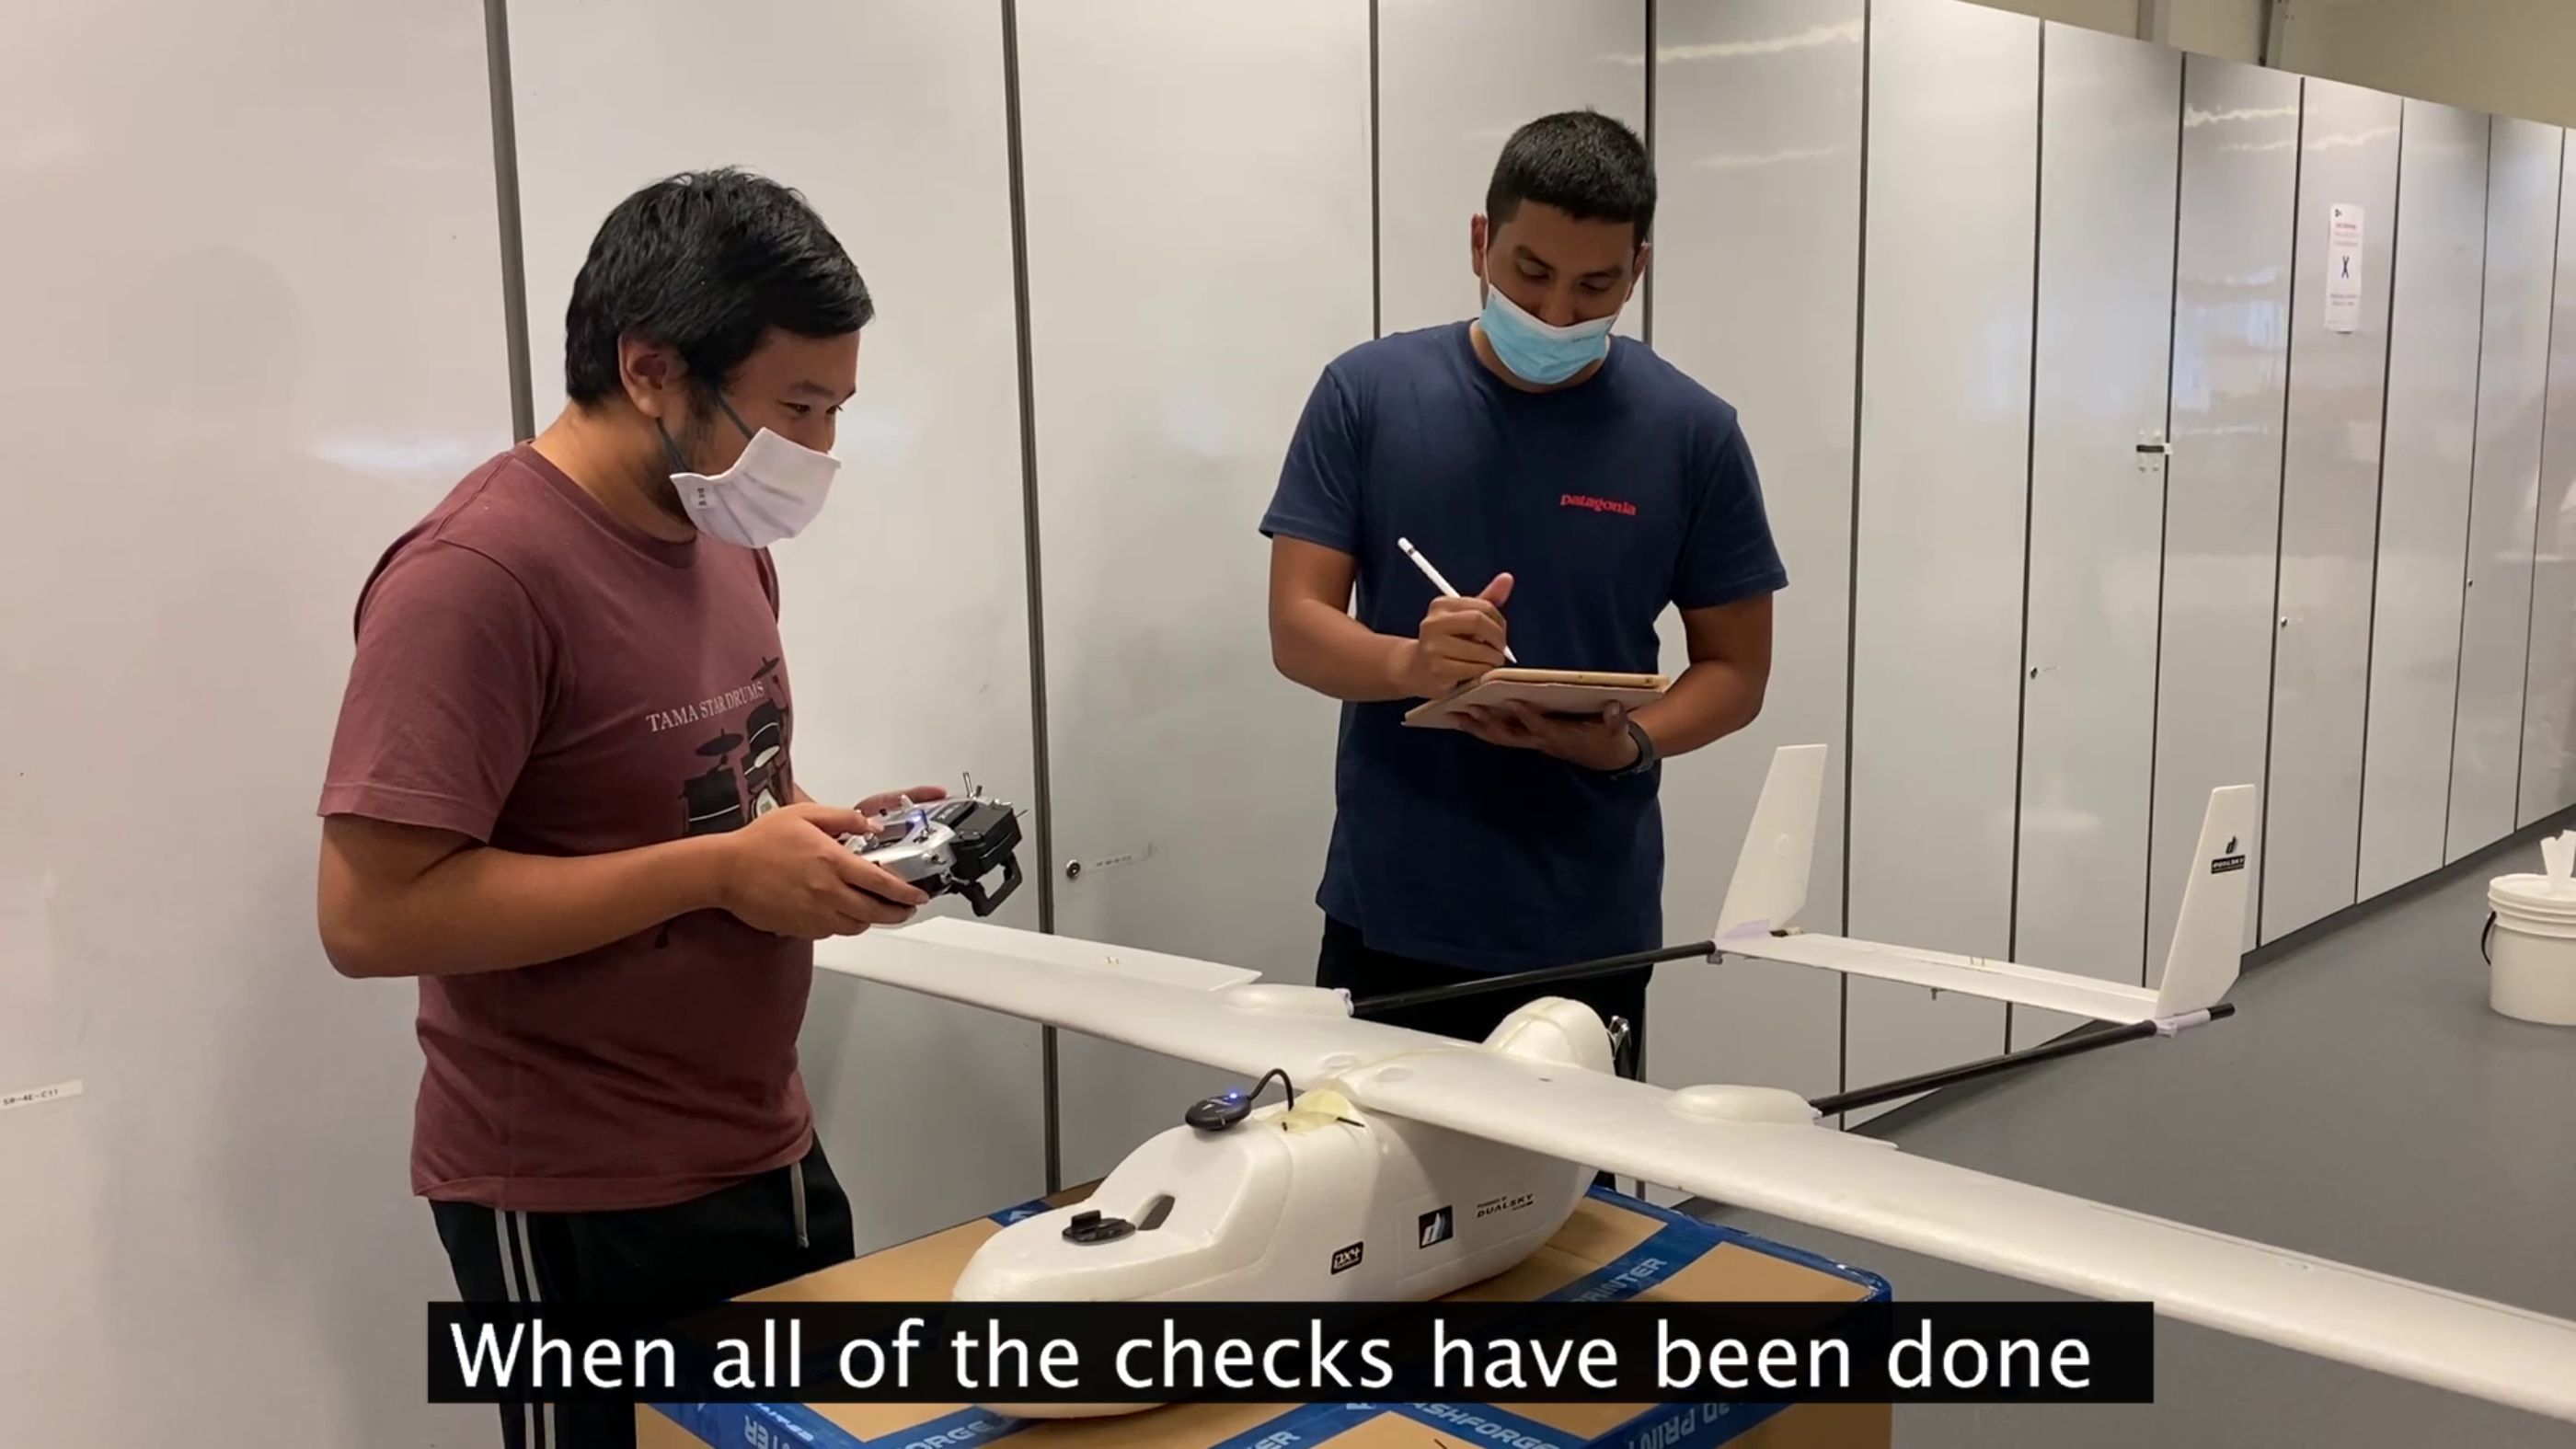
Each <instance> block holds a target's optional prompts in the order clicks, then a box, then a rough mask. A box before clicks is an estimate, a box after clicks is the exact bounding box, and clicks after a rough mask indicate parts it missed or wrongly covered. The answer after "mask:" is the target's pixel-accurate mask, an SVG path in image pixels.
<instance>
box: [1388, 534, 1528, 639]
mask: <svg viewBox="0 0 2576 1449" xmlns="http://www.w3.org/2000/svg"><path fill="white" fill-rule="evenodd" d="M1395 546H1396V547H1397V548H1400V549H1403V550H1404V556H1405V557H1406V558H1409V559H1411V560H1413V566H1414V567H1415V568H1418V569H1420V570H1422V576H1423V577H1424V578H1426V579H1429V580H1430V581H1431V587H1433V588H1435V589H1438V590H1439V591H1440V592H1441V594H1442V595H1443V596H1444V597H1447V598H1452V599H1454V598H1457V597H1459V594H1458V591H1457V590H1456V589H1453V588H1451V587H1449V581H1448V580H1447V579H1444V578H1442V577H1440V570H1438V569H1435V568H1433V567H1432V566H1431V560H1429V559H1427V558H1424V557H1423V556H1422V550H1420V549H1418V548H1415V547H1414V546H1413V540H1411V539H1409V538H1399V539H1397V540H1396V541H1395ZM1503 659H1504V661H1505V662H1506V663H1510V664H1518V663H1520V662H1521V661H1520V656H1518V655H1516V654H1514V653H1512V651H1511V648H1510V646H1508V645H1506V646H1505V647H1504V649H1503Z"/></svg>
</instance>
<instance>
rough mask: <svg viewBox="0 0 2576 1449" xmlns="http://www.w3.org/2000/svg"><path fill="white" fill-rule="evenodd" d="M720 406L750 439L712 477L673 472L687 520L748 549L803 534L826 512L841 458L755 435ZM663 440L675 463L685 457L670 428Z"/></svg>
mask: <svg viewBox="0 0 2576 1449" xmlns="http://www.w3.org/2000/svg"><path fill="white" fill-rule="evenodd" d="M716 405H717V406H719V407H722V408H723V409H724V410H725V416H727V417H729V418H733V425H734V426H735V427H737V428H742V430H743V431H744V432H745V433H747V434H750V436H751V441H750V443H749V444H747V445H745V446H744V448H743V450H742V456H741V457H739V458H737V459H735V460H734V464H733V466H732V467H730V468H727V469H726V470H725V471H723V472H722V473H719V474H716V475H715V476H713V477H709V476H708V475H706V474H704V473H681V472H674V473H673V474H672V475H671V485H672V486H673V487H675V488H677V489H679V490H680V507H681V508H682V509H684V510H685V511H686V512H687V513H688V515H689V522H690V523H692V524H695V525H696V526H697V529H698V531H699V532H700V533H703V534H705V535H707V536H708V537H710V538H719V539H722V540H724V541H725V542H726V543H731V544H739V545H740V546H742V547H744V548H767V547H769V546H770V545H771V544H773V543H776V542H778V541H779V540H781V539H786V538H794V537H795V536H796V535H797V534H799V533H802V532H804V531H805V526H806V525H807V524H810V523H812V522H813V521H814V519H815V517H816V516H817V515H818V514H820V513H821V512H822V511H823V500H824V499H825V497H826V496H828V495H829V494H830V493H831V491H832V479H833V476H834V475H835V474H837V473H839V472H840V469H841V460H840V459H838V458H835V457H833V456H832V455H831V454H829V453H817V452H815V451H814V450H813V449H811V448H807V447H802V446H799V445H798V444H796V443H794V442H791V441H789V440H788V439H786V438H782V437H780V436H779V435H778V434H776V433H773V432H771V431H770V430H769V429H767V428H762V429H761V430H760V431H759V432H757V433H753V432H752V430H751V429H750V428H748V427H745V426H744V425H743V421H742V419H741V418H740V417H738V416H736V415H735V413H734V410H733V408H732V406H731V405H730V404H728V403H726V402H725V401H724V400H723V399H722V398H718V399H717V400H716ZM663 442H664V443H665V444H666V445H669V446H670V447H671V461H672V462H674V463H678V462H680V461H682V459H681V457H680V450H679V448H678V447H677V446H676V445H671V444H670V434H668V433H667V432H666V433H664V434H663Z"/></svg>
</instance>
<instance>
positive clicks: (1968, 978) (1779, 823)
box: [1711, 745, 2255, 1025]
mask: <svg viewBox="0 0 2576 1449" xmlns="http://www.w3.org/2000/svg"><path fill="white" fill-rule="evenodd" d="M1824 767H1825V747H1824V746H1823V745H1794V746H1790V747H1788V748H1786V749H1783V750H1781V751H1779V752H1778V753H1777V754H1775V755H1773V756H1772V758H1771V773H1770V775H1769V777H1768V778H1767V779H1765V780H1764V781H1763V785H1762V798H1761V800H1760V802H1759V803H1758V804H1757V805H1755V807H1754V811H1753V824H1752V826H1751V828H1750V829H1748V830H1747V831H1746V832H1745V837H1744V849H1743V853H1742V854H1741V855H1740V856H1739V857H1738V858H1737V860H1736V867H1735V878H1734V880H1733V882H1731V883H1730V884H1729V886H1728V888H1727V893H1726V904H1725V907H1724V908H1723V910H1722V911H1721V912H1720V913H1719V919H1718V926H1717V931H1716V933H1715V935H1714V936H1713V937H1712V938H1711V940H1712V943H1713V945H1714V947H1715V954H1717V955H1720V956H1744V957H1749V958H1752V959H1756V960H1763V961H1785V962H1788V963H1790V964H1792V965H1798V966H1814V967H1818V968H1820V969H1823V970H1827V971H1840V972H1843V973H1845V974H1846V975H1851V976H1869V977H1874V978H1876V979H1878V980H1881V981H1896V982H1902V983H1904V984H1905V985H1908V986H1921V987H1925V988H1927V989H1929V990H1933V991H1955V992H1958V993H1959V994H1960V995H1962V996H1979V997H1984V998H1987V999H1989V1000H1994V1001H2009V1002H2014V1003H2017V1004H2020V1005H2023V1006H2034V1007H2040V1008H2044V1009H2046V1010H2049V1011H2062V1012H2066V1013H2069V1014H2071V1015H2075V1016H2088V1017H2091V1018H2093V1019H2094V1020H2096V1021H2107V1022H2117V1023H2120V1024H2122V1025H2127V1024H2130V1023H2133V1022H2140V1021H2170V1022H2179V1021H2182V1020H2184V1019H2186V1018H2190V1017H2191V1016H2192V1014H2193V1013H2196V1012H2201V1011H2206V1010H2208V1009H2209V1008H2210V1007H2212V1006H2215V1005H2217V1004H2218V1002H2219V1000H2220V998H2222V997H2224V996H2226V994H2227V992H2228V988H2230V987H2232V986H2234V985H2235V984H2236V972H2237V966H2238V963H2239V962H2240V960H2241V959H2242V954H2243V945H2242V943H2243V941H2244V931H2245V907H2246V880H2247V877H2248V876H2249V874H2250V872H2249V871H2247V869H2246V854H2245V850H2244V845H2245V843H2246V842H2247V841H2248V840H2250V839H2252V838H2253V834H2254V821H2255V791H2254V787H2253V786H2251V785H2232V786H2228V787H2226V788H2224V789H2220V790H2214V791H2211V792H2210V796H2209V809H2208V812H2207V813H2206V814H2205V815H2204V816H2203V817H2202V819H2201V827H2200V842H2199V845H2198V847H2197V851H2196V853H2195V854H2194V856H2193V857H2192V860H2193V870H2192V873H2191V875H2190V876H2189V877H2188V878H2187V879H2188V884H2186V885H2185V886H2184V887H2183V898H2182V914H2181V916H2180V918H2179V920H2178V922H2177V924H2176V926H2175V930H2174V936H2173V945H2172V948H2171V950H2170V952H2169V953H2168V954H2167V956H2166V958H2165V974H2164V982H2163V985H2162V986H2161V987H2160V988H2159V989H2158V990H2154V991H2148V990H2144V989H2142V988H2140V987H2135V986H2123V985H2120V984H2119V983H2117V982H2113V981H2104V980H2100V979H2098V978H2095V977H2091V976H2081V975H2078V974H2076V973H2074V972H2071V971H2049V970H2042V969H2040V968H2038V967H2035V966H2023V965H2018V964H2016V963H2014V962H2010V961H1994V960H1988V959H1986V958H1983V957H1978V956H1959V955H1953V954H1951V953H1949V952H1946V951H1928V950H1924V949H1922V948H1920V947H1915V946H1891V945H1885V944H1882V943H1880V942H1876V941H1856V940H1852V939H1851V938H1849V937H1846V936H1833V935H1821V934H1808V933H1803V932H1794V931H1791V930H1790V929H1789V927H1790V923H1791V922H1793V921H1795V920H1796V919H1797V917H1798V913H1799V912H1800V911H1802V910H1804V909H1805V907H1806V904H1807V871H1808V863H1809V859H1810V857H1811V856H1812V854H1813V852H1814V848H1815V845H1814V842H1815V835H1816V810H1817V804H1818V801H1819V799H1820V798H1821V795H1822V792H1823V787H1824Z"/></svg>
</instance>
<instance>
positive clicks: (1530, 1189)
mask: <svg viewBox="0 0 2576 1449" xmlns="http://www.w3.org/2000/svg"><path fill="white" fill-rule="evenodd" d="M1485 1045H1486V1047H1487V1048H1488V1049H1491V1050H1495V1051H1500V1052H1503V1053H1506V1054H1508V1055H1512V1056H1516V1057H1520V1058H1523V1059H1525V1060H1532V1061H1540V1062H1546V1063H1551V1064H1555V1065H1561V1066H1563V1067H1564V1068H1565V1069H1566V1070H1568V1071H1603V1072H1606V1071H1608V1070H1609V1068H1610V1038H1609V1033H1608V1032H1607V1030H1606V1029H1605V1028H1604V1027H1603V1026H1602V1024H1601V1020H1600V1018H1599V1017H1598V1016H1596V1015H1594V1014H1593V1012H1592V1011H1591V1009H1590V1008H1589V1007H1586V1006H1584V1005H1582V1004H1580V1003H1578V1002H1572V1001H1565V1000H1556V999H1551V1000H1547V1001H1541V1002H1534V1003H1532V1004H1531V1005H1529V1006H1526V1007H1524V1008H1522V1009H1521V1010H1520V1011H1519V1012H1516V1013H1514V1014H1513V1015H1512V1016H1511V1017H1510V1018H1508V1019H1507V1020H1505V1021H1504V1023H1503V1024H1502V1025H1501V1026H1500V1027H1498V1028H1496V1029H1495V1031H1494V1034H1493V1035H1492V1036H1491V1037H1490V1038H1488V1039H1487V1041H1486V1043H1485ZM1385 1069H1386V1070H1400V1069H1401V1068H1400V1066H1398V1067H1388V1068H1385ZM1593 1177H1594V1171H1593V1169H1592V1168H1591V1167H1589V1166H1586V1165H1582V1164H1578V1163H1572V1162H1567V1161H1565V1160H1563V1159H1561V1158H1555V1157H1548V1156H1544V1155H1541V1154H1538V1153H1533V1152H1527V1151H1523V1150H1520V1149H1516V1148H1511V1147H1505V1146H1499V1145H1497V1144H1495V1143H1493V1142H1491V1141H1487V1140H1484V1139H1482V1138H1477V1137H1471V1136H1468V1135H1465V1134H1463V1133H1458V1132H1452V1131H1448V1130H1446V1129H1443V1128H1438V1127H1433V1126H1429V1125H1426V1124H1424V1123H1420V1122H1413V1121H1407V1120H1405V1119H1402V1118H1398V1117H1389V1116H1384V1115H1380V1114H1371V1113H1366V1112H1362V1111H1359V1110H1357V1109H1355V1108H1353V1107H1351V1106H1350V1104H1349V1103H1348V1102H1347V1101H1346V1100H1344V1099H1343V1098H1342V1097H1341V1095H1340V1094H1339V1093H1338V1092H1336V1091H1335V1090H1334V1089H1333V1086H1332V1084H1331V1083H1325V1084H1323V1085H1320V1086H1317V1087H1314V1088H1311V1089H1309V1090H1307V1091H1306V1092H1305V1093H1304V1094H1303V1095H1301V1096H1300V1097H1299V1098H1298V1099H1297V1100H1296V1102H1295V1103H1294V1104H1286V1105H1279V1106H1273V1107H1269V1108H1265V1109H1262V1110H1259V1111H1256V1112H1253V1113H1251V1114H1250V1115H1248V1116H1246V1117H1244V1118H1243V1119H1242V1120H1240V1121H1238V1122H1236V1123H1235V1124H1234V1125H1232V1126H1230V1127H1225V1128H1223V1129H1221V1130H1216V1131H1202V1130H1199V1129H1197V1128H1193V1127H1188V1126H1181V1127H1175V1128H1172V1129H1170V1130H1169V1131H1166V1132H1163V1133H1161V1134H1159V1135H1157V1136H1155V1137H1153V1138H1151V1139H1150V1140H1148V1141H1147V1142H1146V1143H1145V1144H1144V1145H1143V1146H1141V1147H1139V1148H1137V1149H1136V1151H1135V1152H1133V1153H1131V1154H1130V1155H1129V1156H1128V1157H1127V1159H1126V1160H1125V1161H1123V1162H1121V1163H1120V1164H1119V1165H1118V1167H1117V1168H1116V1169H1115V1170H1113V1171H1112V1172H1111V1173H1110V1174H1109V1176H1108V1177H1107V1178H1105V1179H1103V1180H1102V1182H1101V1183H1100V1185H1099V1187H1098V1188H1097V1189H1096V1190H1095V1191H1094V1192H1093V1193H1092V1194H1091V1196H1090V1197H1089V1198H1088V1199H1086V1200H1085V1201H1084V1202H1082V1203H1080V1204H1078V1205H1074V1206H1067V1207H1060V1208H1054V1209H1050V1210H1049V1211H1046V1212H1043V1213H1039V1214H1036V1215H1034V1216H1031V1217H1028V1218H1024V1219H1022V1220H1020V1221H1019V1222H1016V1223H1013V1224H1011V1225H1010V1226H1008V1227H1005V1228H1003V1229H1002V1230H1001V1231H1000V1232H998V1233H996V1234H994V1235H993V1237H992V1238H991V1239H989V1240H988V1241H987V1242H986V1243H985V1244H984V1246H983V1247H982V1248H980V1249H978V1250H977V1252H976V1254H975V1256H974V1258H973V1259H972V1260H971V1261H970V1262H969V1263H968V1264H967V1266H966V1270H965V1272H964V1274H963V1275H962V1276H961V1277H960V1278H959V1280H958V1282H957V1286H956V1289H955V1290H954V1293H953V1295H952V1296H953V1297H954V1299H955V1300H956V1301H958V1302H968V1303H973V1302H1104V1301H1109V1302H1119V1301H1134V1300H1164V1301H1193V1300H1196V1301H1209V1300H1227V1301H1236V1302H1243V1301H1358V1302H1405V1301H1415V1302H1418V1301H1422V1300H1426V1299H1432V1298H1438V1297H1442V1296H1444V1295H1446V1294H1449V1293H1453V1292H1456V1291H1457V1290H1459V1289H1461V1288H1465V1287H1467V1286H1469V1285H1470V1284H1474V1283H1479V1282H1482V1281H1484V1280H1485V1279H1488V1278H1491V1277H1494V1276H1495V1275H1497V1274H1499V1273H1503V1272H1506V1271H1508V1270H1510V1269H1511V1268H1513V1267H1515V1266H1517V1265H1519V1264H1520V1263H1521V1262H1523V1261H1524V1260H1526V1259H1527V1258H1528V1257H1529V1256H1530V1255H1531V1254H1532V1253H1534V1252H1536V1251H1538V1249H1539V1248H1540V1247H1541V1246H1542V1245H1543V1244H1545V1243H1546V1242H1547V1240H1548V1239H1549V1238H1551V1237H1553V1236H1555V1235H1556V1232H1557V1230H1558V1229H1560V1228H1562V1227H1563V1226H1564V1225H1565V1222H1566V1219H1567V1218H1569V1217H1571V1216H1572V1215H1573V1212H1574V1208H1575V1205H1576V1204H1577V1203H1578V1202H1580V1201H1581V1200H1582V1197H1583V1194H1584V1192H1585V1191H1586V1190H1587V1189H1588V1188H1589V1187H1590V1185H1591V1183H1592V1180H1593ZM985 1407H987V1408H991V1409H994V1410H997V1411H999V1412H1003V1413H1008V1414H1012V1415H1014V1416H1019V1417H1054V1418H1062V1417H1088V1416H1093V1415H1100V1414H1116V1413H1129V1412H1134V1411H1136V1410H1139V1409H1143V1408H1146V1407H1150V1406H1148V1405H1141V1404H1121V1405H1065V1404H1052V1405H1049V1404H1032V1405H1005V1404H990V1405H986V1406H985Z"/></svg>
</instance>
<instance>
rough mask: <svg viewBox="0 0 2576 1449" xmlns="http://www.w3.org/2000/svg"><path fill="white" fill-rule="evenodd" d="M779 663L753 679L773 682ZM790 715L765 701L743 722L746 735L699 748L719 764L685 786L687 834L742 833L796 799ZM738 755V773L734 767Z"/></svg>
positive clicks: (719, 739) (775, 703)
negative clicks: (789, 758) (789, 764)
mask: <svg viewBox="0 0 2576 1449" xmlns="http://www.w3.org/2000/svg"><path fill="white" fill-rule="evenodd" d="M779 663H780V661H778V660H775V659H771V660H767V661H764V662H763V663H762V664H761V666H760V672H759V673H758V674H755V675H753V676H752V679H753V680H754V681H755V682H758V683H763V684H766V683H768V682H769V681H771V680H772V679H774V678H775V677H776V675H777V673H778V666H779ZM788 717H789V712H788V710H786V709H785V708H784V707H782V706H781V705H780V704H779V702H778V700H777V699H775V698H774V697H773V698H767V699H763V700H762V701H761V702H760V703H759V704H757V705H754V706H753V707H752V711H751V714H750V715H749V716H748V717H747V718H746V719H745V720H744V721H743V729H744V730H745V731H746V733H745V734H740V735H738V734H735V733H733V732H732V731H730V730H727V731H725V732H724V733H722V734H719V735H717V736H716V737H715V738H713V739H711V740H708V741H707V742H706V743H705V744H702V745H700V746H698V754H699V755H700V756H702V757H704V758H706V759H709V760H712V761H714V763H713V764H711V765H710V766H708V768H707V772H706V773H705V774H703V775H700V776H697V777H696V778H695V779H692V780H690V781H688V782H687V783H686V784H684V785H682V786H681V787H680V806H681V825H680V833H681V834H682V835H721V834H723V833H724V832H726V831H728V830H739V829H741V828H742V827H743V826H744V825H746V824H749V823H750V822H751V821H754V820H757V819H759V818H760V817H761V816H763V815H766V814H768V813H769V812H770V811H772V810H775V809H777V808H778V807H779V806H781V805H784V804H786V803H787V802H788V801H789V800H790V799H792V798H794V796H793V789H792V787H791V786H790V784H789V781H788V770H787V723H788ZM737 751H739V752H740V761H741V767H742V768H741V771H740V773H739V775H737V774H736V772H735V768H734V766H735V760H736V752H737Z"/></svg>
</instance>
